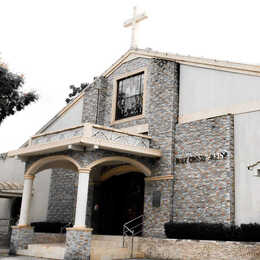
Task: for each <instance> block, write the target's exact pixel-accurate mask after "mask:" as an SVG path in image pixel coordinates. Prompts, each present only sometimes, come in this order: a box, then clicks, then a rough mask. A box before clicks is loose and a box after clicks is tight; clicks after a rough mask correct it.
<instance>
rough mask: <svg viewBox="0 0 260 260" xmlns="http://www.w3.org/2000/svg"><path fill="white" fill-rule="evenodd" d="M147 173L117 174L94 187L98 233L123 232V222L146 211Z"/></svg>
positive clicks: (95, 226)
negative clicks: (145, 190)
mask: <svg viewBox="0 0 260 260" xmlns="http://www.w3.org/2000/svg"><path fill="white" fill-rule="evenodd" d="M143 210H144V175H143V174H142V173H136V172H131V173H127V174H123V175H119V176H113V177H111V178H110V179H108V180H107V181H105V182H103V183H102V184H101V185H100V186H99V187H97V188H95V191H94V208H93V213H92V223H93V229H94V233H96V234H104V235H122V229H123V224H124V223H126V222H128V221H130V220H132V219H134V218H136V217H138V216H140V215H142V214H143Z"/></svg>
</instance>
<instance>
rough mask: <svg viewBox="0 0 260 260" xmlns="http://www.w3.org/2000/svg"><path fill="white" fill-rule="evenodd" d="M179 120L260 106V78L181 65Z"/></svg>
mask: <svg viewBox="0 0 260 260" xmlns="http://www.w3.org/2000/svg"><path fill="white" fill-rule="evenodd" d="M179 109H180V119H181V118H183V119H184V121H193V120H198V119H202V118H208V117H213V116H219V115H223V114H227V113H240V112H248V111H255V110H257V109H260V77H256V76H248V75H244V74H238V73H231V72H224V71H217V70H213V69H204V68H198V67H192V66H188V65H180V107H179Z"/></svg>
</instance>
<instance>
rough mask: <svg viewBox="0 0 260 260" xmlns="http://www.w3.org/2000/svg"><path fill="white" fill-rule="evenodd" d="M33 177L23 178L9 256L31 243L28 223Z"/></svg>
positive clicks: (31, 232)
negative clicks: (17, 220)
mask: <svg viewBox="0 0 260 260" xmlns="http://www.w3.org/2000/svg"><path fill="white" fill-rule="evenodd" d="M33 179H34V176H25V177H24V187H23V198H22V206H21V213H20V219H19V224H18V226H14V227H12V235H11V242H10V250H9V254H10V255H15V254H16V252H17V250H19V249H26V248H27V246H28V245H29V244H31V243H32V242H33V234H34V232H33V228H32V227H30V223H29V211H30V204H31V197H32V185H33Z"/></svg>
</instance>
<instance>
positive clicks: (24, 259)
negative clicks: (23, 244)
mask: <svg viewBox="0 0 260 260" xmlns="http://www.w3.org/2000/svg"><path fill="white" fill-rule="evenodd" d="M0 259H1V260H44V259H46V258H37V257H30V256H7V255H6V256H4V255H0ZM46 260H47V259H46ZM48 260H50V259H48Z"/></svg>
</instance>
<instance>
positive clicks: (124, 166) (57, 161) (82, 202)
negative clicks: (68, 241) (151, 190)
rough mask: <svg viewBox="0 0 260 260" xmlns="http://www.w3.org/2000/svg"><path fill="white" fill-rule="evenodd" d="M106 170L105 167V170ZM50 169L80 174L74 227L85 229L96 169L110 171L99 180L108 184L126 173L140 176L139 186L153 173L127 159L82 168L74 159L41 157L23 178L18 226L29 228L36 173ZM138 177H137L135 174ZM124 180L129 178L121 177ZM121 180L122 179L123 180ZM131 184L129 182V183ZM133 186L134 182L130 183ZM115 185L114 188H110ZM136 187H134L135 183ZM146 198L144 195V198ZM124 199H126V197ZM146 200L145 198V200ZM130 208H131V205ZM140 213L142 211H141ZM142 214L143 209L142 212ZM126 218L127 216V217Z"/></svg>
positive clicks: (103, 160) (112, 158) (102, 160)
mask: <svg viewBox="0 0 260 260" xmlns="http://www.w3.org/2000/svg"><path fill="white" fill-rule="evenodd" d="M102 167H105V168H102ZM48 168H65V169H69V170H73V171H75V172H77V173H79V178H78V192H77V203H76V211H75V223H74V227H77V228H84V227H85V226H86V225H85V223H86V210H87V208H86V207H87V200H88V188H89V175H90V174H93V175H94V174H96V169H98V168H99V169H101V168H102V170H103V169H109V170H106V171H102V172H100V175H99V176H98V178H99V179H98V181H101V182H105V181H107V180H108V179H111V180H112V179H113V178H112V177H114V179H115V176H117V177H119V176H121V175H124V174H129V173H130V172H132V173H135V174H137V173H139V175H140V176H139V179H140V180H141V179H142V180H141V181H140V180H139V184H138V185H139V186H140V183H143V178H144V177H145V176H146V177H148V176H151V171H150V169H149V168H148V167H146V166H145V165H144V164H143V163H141V162H139V161H137V160H135V159H132V158H128V157H124V156H109V157H104V158H100V159H97V160H94V161H93V162H91V163H88V164H85V165H84V167H82V163H81V162H78V161H77V160H76V159H75V158H72V157H71V156H68V155H54V156H48V157H44V158H41V159H39V160H37V161H35V162H34V163H33V164H32V165H30V167H29V168H28V169H27V170H26V172H25V175H24V192H23V198H22V205H21V214H20V219H19V224H18V226H20V227H21V226H28V225H29V208H30V200H31V193H32V185H33V179H34V177H35V176H36V175H37V173H39V172H41V171H43V170H46V169H48ZM133 176H134V175H132V177H131V175H129V177H128V179H129V180H130V179H131V178H133ZM135 176H138V174H137V175H135ZM120 178H121V180H122V179H124V178H126V177H120ZM120 178H119V179H120ZM111 180H110V181H109V182H110V187H112V186H113V184H111V183H112V181H111ZM126 182H128V181H126ZM131 182H132V183H133V180H132V181H131ZM111 185H112V186H111ZM132 185H133V184H132ZM105 186H106V189H109V185H108V184H107V185H105ZM141 187H142V188H141V190H142V191H143V184H141ZM142 196H143V195H142ZM125 197H127V196H126V195H125ZM142 200H143V199H142ZM129 207H130V206H129ZM139 211H140V210H139ZM141 211H142V210H141ZM125 218H126V217H125Z"/></svg>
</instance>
